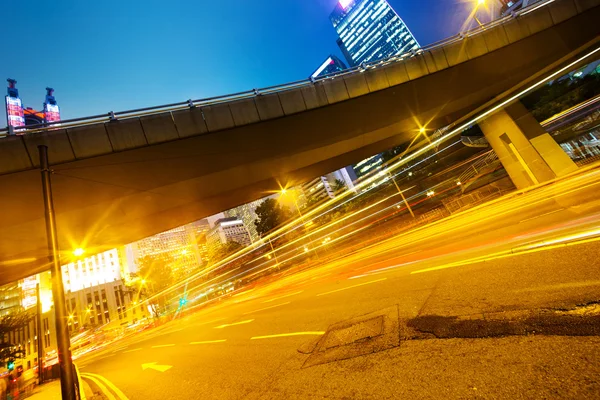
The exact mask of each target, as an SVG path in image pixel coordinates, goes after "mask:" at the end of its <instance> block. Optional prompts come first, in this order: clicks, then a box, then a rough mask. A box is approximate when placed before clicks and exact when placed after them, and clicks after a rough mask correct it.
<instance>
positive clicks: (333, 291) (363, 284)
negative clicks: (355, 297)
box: [317, 278, 387, 296]
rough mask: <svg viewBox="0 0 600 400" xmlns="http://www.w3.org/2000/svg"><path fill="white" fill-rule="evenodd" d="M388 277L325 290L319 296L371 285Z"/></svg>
mask: <svg viewBox="0 0 600 400" xmlns="http://www.w3.org/2000/svg"><path fill="white" fill-rule="evenodd" d="M386 279H387V278H381V279H376V280H374V281H369V282H363V283H359V284H356V285H352V286H347V287H345V288H341V289H336V290H330V291H329V292H325V293H319V294H318V295H317V296H325V295H326V294H332V293H337V292H341V291H342V290H348V289H353V288H355V287H359V286H365V285H370V284H372V283H377V282H381V281H385V280H386Z"/></svg>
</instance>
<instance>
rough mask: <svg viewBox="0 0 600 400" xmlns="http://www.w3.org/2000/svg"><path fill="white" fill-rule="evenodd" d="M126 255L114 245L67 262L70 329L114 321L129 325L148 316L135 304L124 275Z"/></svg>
mask: <svg viewBox="0 0 600 400" xmlns="http://www.w3.org/2000/svg"><path fill="white" fill-rule="evenodd" d="M124 256H125V252H123V251H121V252H120V251H118V250H117V249H112V250H108V251H105V252H103V253H100V254H96V255H93V256H89V257H85V258H82V259H78V260H76V261H74V262H71V263H69V264H67V265H63V267H62V273H63V283H64V287H65V300H66V303H67V311H68V313H69V320H68V327H69V332H71V333H73V334H74V333H77V332H79V330H80V329H82V328H84V327H90V326H99V325H104V324H107V323H109V322H111V321H113V322H115V323H116V324H117V325H127V324H131V323H134V322H136V321H137V320H138V319H140V318H143V317H145V316H146V312H145V310H144V309H143V308H141V307H131V300H132V299H131V296H130V294H129V292H128V291H127V288H126V287H125V283H124V281H123V278H122V270H123V266H124ZM128 309H129V310H128Z"/></svg>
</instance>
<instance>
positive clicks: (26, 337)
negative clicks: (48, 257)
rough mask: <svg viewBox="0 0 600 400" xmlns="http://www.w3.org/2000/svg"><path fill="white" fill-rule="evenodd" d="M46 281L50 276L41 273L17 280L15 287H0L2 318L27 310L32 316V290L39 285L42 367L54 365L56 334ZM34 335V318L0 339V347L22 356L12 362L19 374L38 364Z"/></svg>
mask: <svg viewBox="0 0 600 400" xmlns="http://www.w3.org/2000/svg"><path fill="white" fill-rule="evenodd" d="M50 281H51V276H50V272H44V273H41V274H38V275H34V276H31V277H29V278H25V279H21V280H20V281H18V282H17V283H12V284H8V285H4V286H1V287H0V308H1V309H0V312H1V313H2V315H9V314H13V313H18V312H21V311H27V310H30V312H31V311H33V312H35V306H36V305H37V291H36V286H37V284H38V283H39V284H40V297H41V303H42V310H41V311H42V315H41V320H42V326H41V332H42V347H43V351H42V354H43V357H44V363H45V364H46V365H50V364H53V363H56V361H57V353H56V331H55V324H54V310H53V307H52V289H51V285H50ZM37 331H38V327H37V319H36V318H34V319H33V320H31V321H30V322H29V324H27V325H26V326H23V327H21V328H18V329H14V330H12V331H10V332H7V334H6V335H4V336H3V337H1V338H0V342H1V343H3V344H8V343H10V344H12V345H15V346H17V347H18V348H19V349H21V350H23V352H24V354H23V358H20V359H17V360H15V369H19V368H22V369H23V371H27V370H29V369H32V368H35V367H36V365H37V363H38V358H37V357H38V348H37V346H38V343H37V340H36V338H37Z"/></svg>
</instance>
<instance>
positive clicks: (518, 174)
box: [479, 102, 577, 189]
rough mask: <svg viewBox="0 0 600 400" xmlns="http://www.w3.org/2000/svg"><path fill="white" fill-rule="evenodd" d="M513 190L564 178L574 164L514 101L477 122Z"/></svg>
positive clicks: (573, 169) (521, 105)
mask: <svg viewBox="0 0 600 400" xmlns="http://www.w3.org/2000/svg"><path fill="white" fill-rule="evenodd" d="M479 126H480V127H481V130H482V131H483V134H484V135H485V137H486V139H487V141H488V142H489V143H490V145H491V146H492V148H493V149H494V151H495V152H496V154H497V155H498V158H499V159H500V162H501V163H502V165H503V166H504V168H505V169H506V172H507V173H508V175H509V176H510V178H511V179H512V181H513V183H514V184H515V186H516V187H517V189H524V188H526V187H528V186H531V185H535V184H538V183H541V182H545V181H548V180H550V179H554V178H556V177H559V176H563V175H566V174H568V173H570V172H573V171H575V170H576V169H577V165H575V163H574V162H573V161H572V160H571V159H570V158H569V156H568V155H567V154H566V153H565V152H564V151H563V150H562V148H561V147H560V146H559V145H558V143H556V142H555V141H554V139H552V137H551V136H550V135H549V134H548V133H547V132H546V131H545V130H544V128H543V127H542V126H541V125H540V124H539V123H538V122H537V121H536V119H535V118H534V117H533V115H531V113H530V112H529V111H528V110H527V109H526V108H525V106H523V104H521V103H520V102H517V103H515V104H512V105H510V106H508V107H506V108H505V109H504V110H502V111H499V112H496V113H495V114H493V115H491V116H489V117H487V118H486V119H485V120H484V121H482V122H480V123H479Z"/></svg>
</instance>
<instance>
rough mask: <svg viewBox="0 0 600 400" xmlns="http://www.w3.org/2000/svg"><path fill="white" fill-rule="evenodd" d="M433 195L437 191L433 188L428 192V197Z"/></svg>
mask: <svg viewBox="0 0 600 400" xmlns="http://www.w3.org/2000/svg"><path fill="white" fill-rule="evenodd" d="M433 195H435V192H434V191H433V190H430V191H428V192H427V197H433Z"/></svg>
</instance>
